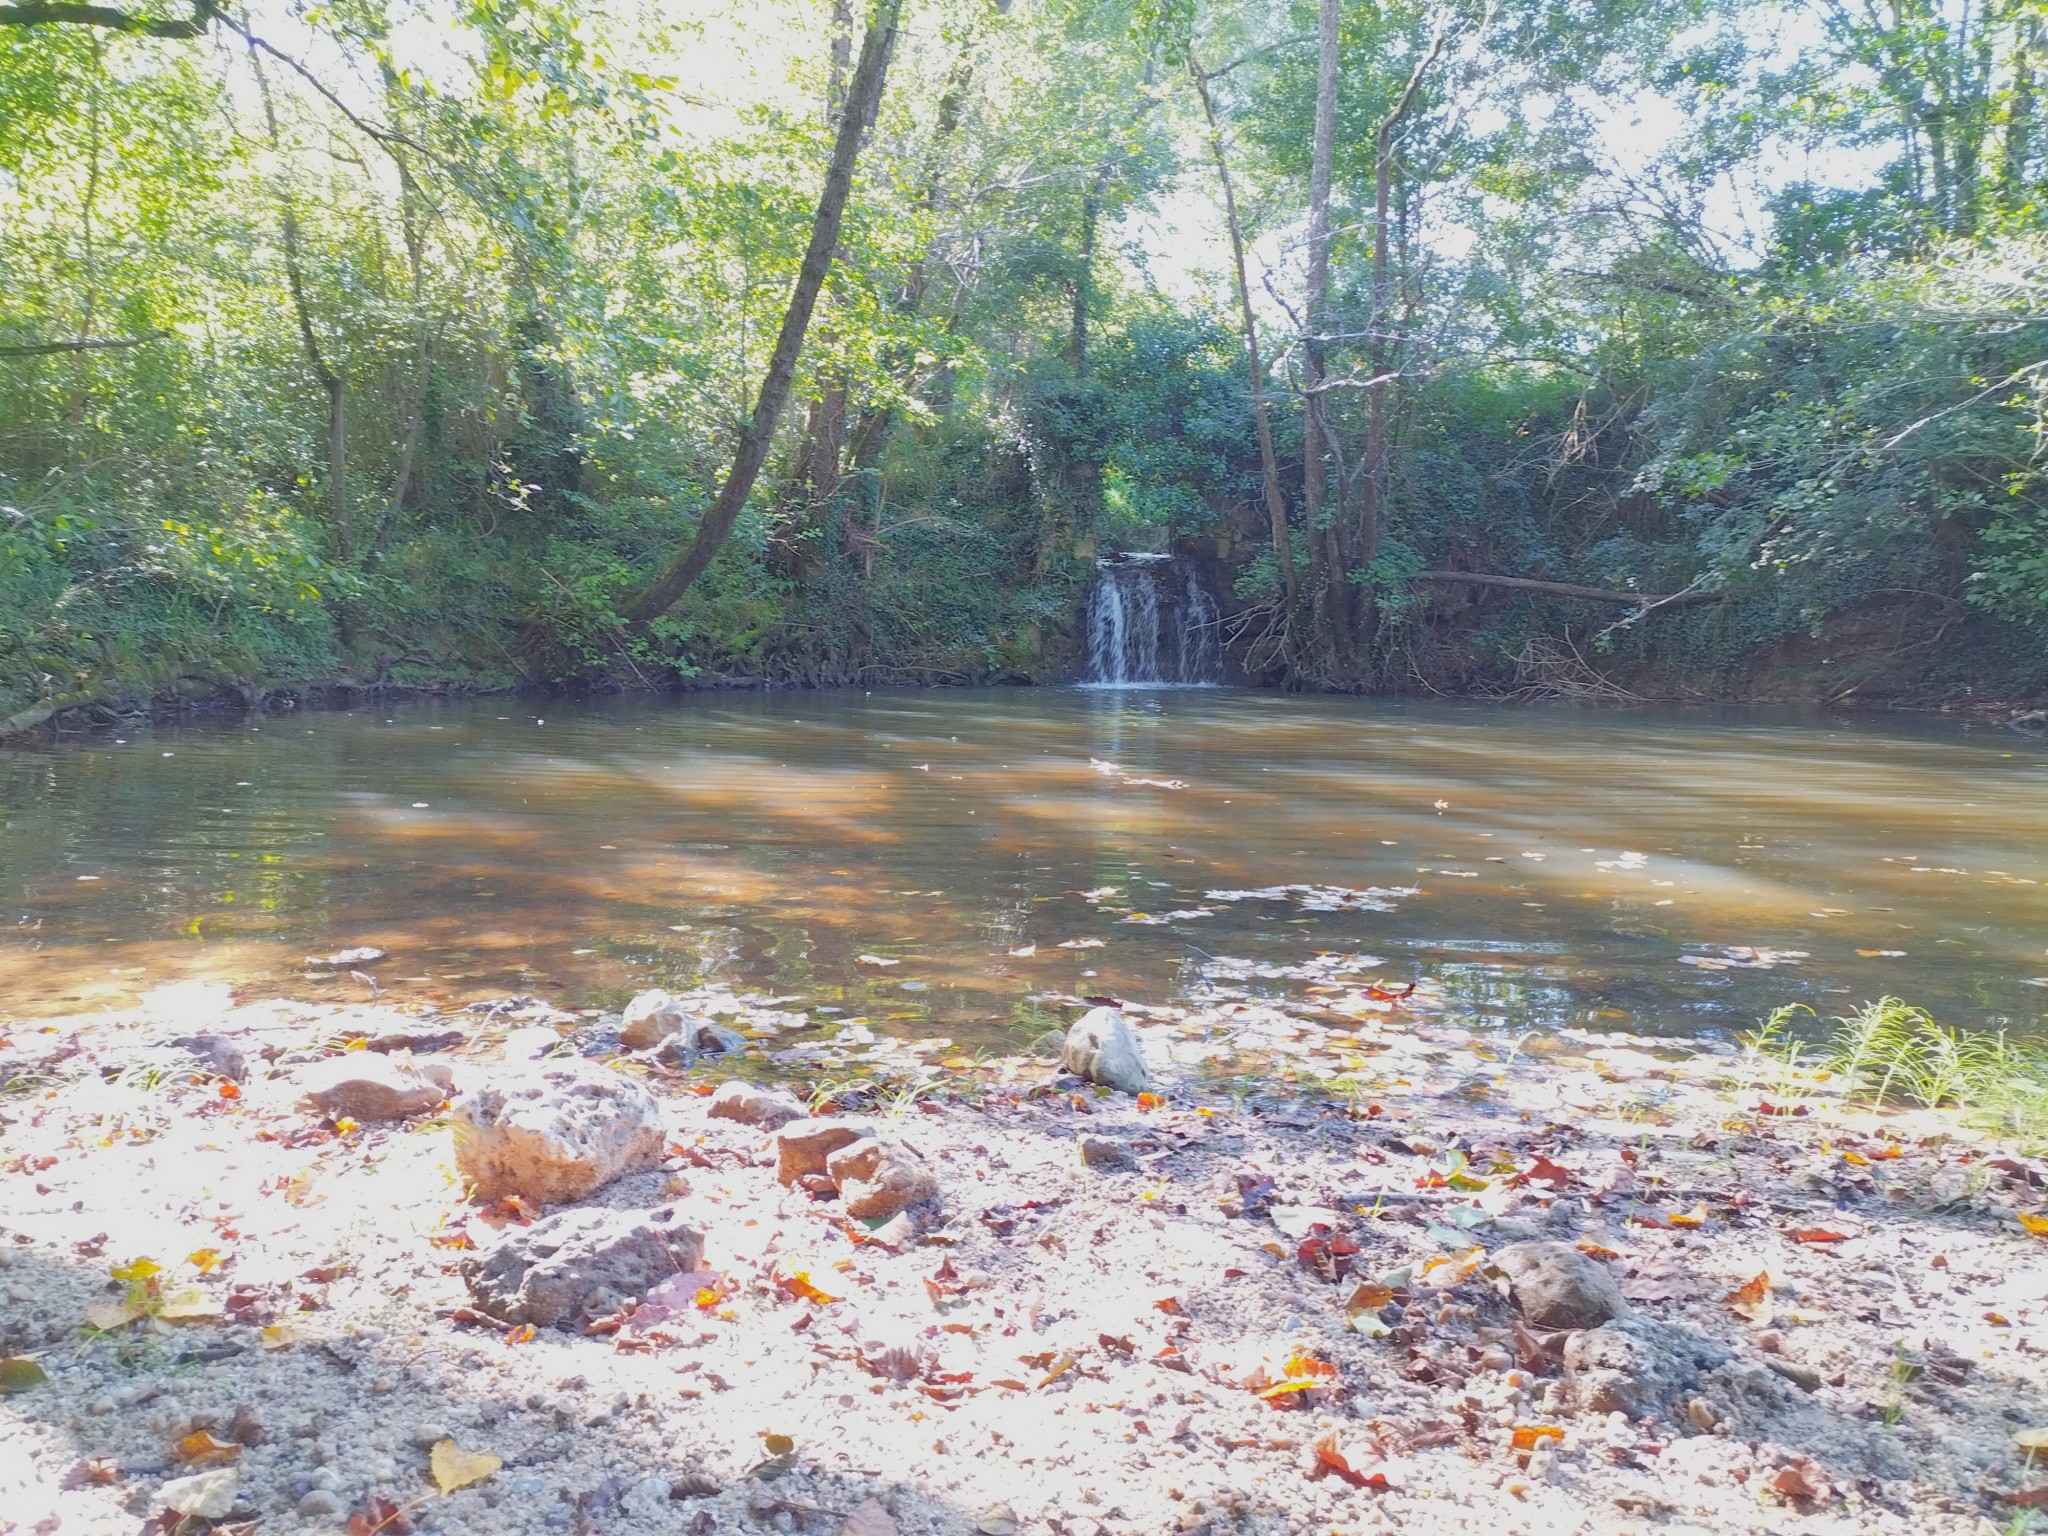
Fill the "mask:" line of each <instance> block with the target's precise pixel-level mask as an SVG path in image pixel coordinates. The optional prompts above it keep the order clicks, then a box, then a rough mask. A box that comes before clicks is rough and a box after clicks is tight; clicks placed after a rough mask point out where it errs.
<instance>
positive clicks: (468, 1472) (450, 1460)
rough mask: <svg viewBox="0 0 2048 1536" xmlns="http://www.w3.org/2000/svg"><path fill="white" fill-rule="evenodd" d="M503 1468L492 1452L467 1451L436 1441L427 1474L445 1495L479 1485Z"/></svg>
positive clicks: (428, 1463)
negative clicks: (472, 1484) (429, 1474)
mask: <svg viewBox="0 0 2048 1536" xmlns="http://www.w3.org/2000/svg"><path fill="white" fill-rule="evenodd" d="M503 1465H505V1463H504V1461H503V1460H501V1459H500V1458H499V1457H496V1456H493V1455H492V1454H491V1453H490V1452H489V1451H465V1450H464V1449H463V1448H462V1447H461V1446H459V1445H457V1444H456V1443H455V1442H454V1441H453V1440H439V1441H436V1442H435V1444H434V1448H433V1449H432V1450H431V1451H429V1452H428V1453H427V1470H428V1471H429V1472H431V1473H432V1474H433V1478H434V1486H435V1487H436V1488H439V1489H440V1490H441V1491H442V1492H443V1493H453V1492H454V1491H455V1490H456V1489H458V1488H467V1487H468V1486H469V1485H470V1484H471V1483H480V1482H482V1481H483V1480H484V1479H485V1478H487V1477H489V1476H490V1475H491V1474H492V1473H493V1472H495V1471H497V1470H498V1468H500V1467H502V1466H503Z"/></svg>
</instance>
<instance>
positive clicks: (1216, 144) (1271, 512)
mask: <svg viewBox="0 0 2048 1536" xmlns="http://www.w3.org/2000/svg"><path fill="white" fill-rule="evenodd" d="M1188 74H1189V75H1190V76H1192V77H1193V79H1194V82H1195V89H1196V90H1197V91H1199V92H1200V93H1201V96H1202V115H1203V116H1204V117H1206V118H1207V119H1208V121H1209V147H1210V150H1211V152H1212V153H1213V154H1214V155H1215V157H1216V178H1217V180H1218V181H1220V182H1221V183H1222V184H1223V219H1224V223H1225V224H1227V225H1228V226H1229V228H1230V259H1231V261H1232V262H1233V263H1234V264H1235V267H1236V271H1237V304H1238V309H1239V311H1240V313H1241V314H1242V315H1243V317H1244V355H1245V371H1246V373H1247V375H1248V376H1249V380H1250V384H1251V395H1252V424H1253V426H1254V428H1255V429H1256V430H1257V432H1258V438H1259V472H1260V475H1261V478H1262V479H1263V480H1264V482H1265V492H1266V517H1267V519H1268V521H1269V522H1270V523H1271V524H1272V529H1273V559H1274V561H1275V562H1276V563H1277V564H1278V565H1279V567H1280V580H1281V582H1282V583H1283V584H1284V585H1285V587H1286V590H1287V607H1288V611H1289V612H1292V611H1293V609H1294V604H1295V601H1296V599H1297V598H1298V596H1299V589H1298V586H1297V582H1296V578H1295V574H1294V541H1293V540H1292V539H1291V538H1290V537H1289V536H1288V532H1287V502H1286V500H1285V499H1284V498H1283V497H1282V496H1281V494H1280V462H1279V459H1278V457H1277V456H1276V455H1275V454H1274V452H1273V424H1272V421H1271V420H1270V418H1269V416H1268V413H1267V410H1266V370H1265V365H1264V364H1263V363H1262V362H1261V361H1260V360H1259V323H1258V319H1257V317H1256V316H1255V315H1254V314H1253V313H1252V290H1251V284H1250V282H1249V281H1248V279H1247V278H1246V276H1245V265H1244V232H1243V230H1242V228H1241V227H1240V226H1239V224H1238V220H1237V193H1236V190H1235V189H1234V188H1233V187H1232V185H1231V181H1230V162H1229V160H1228V159H1227V158H1226V157H1225V156H1224V153H1223V130H1222V128H1221V127H1220V126H1219V125H1218V123H1217V121H1216V103H1215V100H1214V99H1213V98H1212V97H1211V96H1210V94H1209V77H1208V76H1207V75H1205V74H1203V73H1202V67H1201V65H1200V64H1198V63H1197V62H1196V61H1195V55H1194V52H1193V51H1192V50H1190V51H1189V53H1188Z"/></svg>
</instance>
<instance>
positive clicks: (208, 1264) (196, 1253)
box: [185, 1248, 223, 1275]
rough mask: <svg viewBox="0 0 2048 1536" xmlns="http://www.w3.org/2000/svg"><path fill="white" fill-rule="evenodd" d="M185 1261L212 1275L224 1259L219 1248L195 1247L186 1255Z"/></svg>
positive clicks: (205, 1273) (204, 1273) (203, 1272)
mask: <svg viewBox="0 0 2048 1536" xmlns="http://www.w3.org/2000/svg"><path fill="white" fill-rule="evenodd" d="M185 1262H186V1263H187V1264H190V1265H191V1266H192V1267H193V1268H194V1269H196V1270H198V1271H199V1273H201V1274H202V1275H210V1274H212V1273H213V1272H214V1271H215V1270H216V1269H219V1268H220V1266H221V1264H222V1262H223V1260H222V1258H221V1251H220V1250H219V1249H218V1248H195V1249H193V1250H192V1251H191V1252H190V1253H188V1254H186V1255H185Z"/></svg>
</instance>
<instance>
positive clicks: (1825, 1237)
mask: <svg viewBox="0 0 2048 1536" xmlns="http://www.w3.org/2000/svg"><path fill="white" fill-rule="evenodd" d="M1785 1235H1786V1236H1787V1237H1789V1238H1791V1239H1792V1241H1793V1242H1795V1243H1839V1242H1842V1241H1843V1240H1844V1239H1846V1238H1847V1237H1848V1235H1849V1234H1848V1233H1846V1232H1836V1231H1833V1230H1832V1229H1830V1228H1828V1227H1793V1228H1791V1229H1790V1230H1789V1231H1787V1232H1786V1233H1785Z"/></svg>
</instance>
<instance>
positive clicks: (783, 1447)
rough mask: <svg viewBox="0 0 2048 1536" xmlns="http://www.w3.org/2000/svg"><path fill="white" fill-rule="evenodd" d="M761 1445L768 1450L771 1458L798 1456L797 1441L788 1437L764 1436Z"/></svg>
mask: <svg viewBox="0 0 2048 1536" xmlns="http://www.w3.org/2000/svg"><path fill="white" fill-rule="evenodd" d="M761 1444H762V1446H763V1447H765V1448H766V1450H767V1452H768V1454H769V1455H770V1456H794V1455H795V1454H796V1441H794V1440H792V1439H791V1438H790V1437H789V1436H788V1435H763V1436H762V1437H761Z"/></svg>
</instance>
